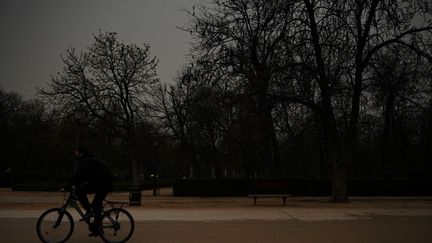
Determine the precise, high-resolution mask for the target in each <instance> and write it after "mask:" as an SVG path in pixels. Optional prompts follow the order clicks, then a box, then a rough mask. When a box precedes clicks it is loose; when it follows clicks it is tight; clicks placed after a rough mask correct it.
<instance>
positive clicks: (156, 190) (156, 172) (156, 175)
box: [153, 141, 159, 196]
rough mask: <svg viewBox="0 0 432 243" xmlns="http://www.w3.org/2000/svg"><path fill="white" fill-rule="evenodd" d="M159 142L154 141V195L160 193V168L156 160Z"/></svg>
mask: <svg viewBox="0 0 432 243" xmlns="http://www.w3.org/2000/svg"><path fill="white" fill-rule="evenodd" d="M158 145H159V144H158V142H157V141H153V148H154V157H153V196H158V195H159V168H158V165H157V161H156V155H157V149H158Z"/></svg>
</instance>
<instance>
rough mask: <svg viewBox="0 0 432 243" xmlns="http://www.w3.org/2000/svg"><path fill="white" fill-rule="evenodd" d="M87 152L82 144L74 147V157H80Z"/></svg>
mask: <svg viewBox="0 0 432 243" xmlns="http://www.w3.org/2000/svg"><path fill="white" fill-rule="evenodd" d="M88 154H89V152H88V150H87V148H85V147H82V146H78V147H77V148H75V158H77V159H79V158H82V157H85V156H87V155H88Z"/></svg>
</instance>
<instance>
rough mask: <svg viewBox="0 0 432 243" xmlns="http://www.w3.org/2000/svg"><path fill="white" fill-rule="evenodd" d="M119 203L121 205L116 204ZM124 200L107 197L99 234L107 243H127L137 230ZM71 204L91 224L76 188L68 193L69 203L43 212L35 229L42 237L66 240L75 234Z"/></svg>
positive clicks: (52, 241)
mask: <svg viewBox="0 0 432 243" xmlns="http://www.w3.org/2000/svg"><path fill="white" fill-rule="evenodd" d="M117 204H120V207H116V205H117ZM124 204H126V203H123V202H113V201H108V200H104V206H103V211H102V229H101V231H100V232H99V236H100V237H101V238H102V240H103V241H104V242H107V243H121V242H126V241H128V240H129V239H130V237H131V236H132V234H133V232H134V229H135V222H134V219H133V217H132V215H131V214H130V213H129V212H128V211H127V210H126V209H124V208H123V206H124ZM68 207H72V208H74V209H75V210H76V211H77V212H78V214H79V215H80V216H81V219H80V221H84V222H86V223H87V225H89V226H90V223H91V221H90V218H88V217H85V214H84V213H83V211H82V210H81V208H80V207H79V205H78V202H77V197H76V195H75V189H74V188H73V189H72V191H71V192H70V193H69V196H68V198H67V199H66V202H65V203H64V204H63V206H62V207H60V208H51V209H48V210H47V211H45V212H44V213H42V214H41V216H40V217H39V219H38V221H37V224H36V232H37V235H38V237H39V239H40V240H41V241H42V242H46V243H48V242H49V243H54V242H55V243H61V242H66V241H67V240H68V239H69V238H70V237H71V236H72V233H73V230H74V220H73V218H72V215H71V214H70V213H69V212H68V211H67V208H68Z"/></svg>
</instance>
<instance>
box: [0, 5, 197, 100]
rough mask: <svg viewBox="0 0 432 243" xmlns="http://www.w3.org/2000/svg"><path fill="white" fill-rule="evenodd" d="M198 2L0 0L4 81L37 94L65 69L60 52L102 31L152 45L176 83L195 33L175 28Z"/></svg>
mask: <svg viewBox="0 0 432 243" xmlns="http://www.w3.org/2000/svg"><path fill="white" fill-rule="evenodd" d="M197 1H198V0H0V85H1V86H2V87H3V88H4V89H5V90H6V91H16V92H18V93H20V94H22V95H24V96H25V98H33V97H34V96H35V88H36V87H45V86H46V83H47V81H49V79H50V75H52V74H56V73H57V72H59V71H61V69H62V67H63V64H62V61H61V58H60V55H62V54H64V53H65V51H66V49H67V48H68V47H69V45H70V46H72V47H74V48H76V49H77V50H82V49H85V48H86V47H87V46H89V45H91V43H92V41H93V39H92V38H93V37H92V34H97V33H98V32H99V30H102V31H109V32H117V34H118V39H119V40H121V41H124V42H125V43H136V44H138V45H142V44H143V43H148V44H150V46H151V49H150V51H151V54H152V55H153V56H157V57H158V58H159V60H160V62H159V67H158V76H159V77H160V78H161V80H162V81H164V82H172V77H174V76H175V74H176V72H177V70H179V69H180V67H181V65H183V64H184V63H185V62H186V57H185V54H187V53H188V50H189V48H190V45H189V42H190V37H189V35H188V34H187V33H185V32H183V31H181V30H178V29H176V27H177V26H181V25H183V24H185V23H186V22H187V20H188V17H187V15H186V13H185V12H184V11H182V10H181V9H182V8H186V9H191V8H192V5H193V4H194V3H195V2H197Z"/></svg>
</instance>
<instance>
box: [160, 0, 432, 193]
mask: <svg viewBox="0 0 432 243" xmlns="http://www.w3.org/2000/svg"><path fill="white" fill-rule="evenodd" d="M430 11H431V9H430V8H429V5H428V4H427V2H426V1H411V2H410V3H407V2H405V1H380V0H369V1H367V0H365V1H333V2H329V1H320V0H303V1H300V0H291V1H285V0H283V1H282V0H281V1H260V0H240V1H237V0H236V1H234V0H226V1H218V0H215V1H212V3H211V5H210V6H209V5H200V6H198V7H197V11H195V9H193V10H192V11H191V12H190V13H189V15H190V18H191V20H190V22H189V23H188V24H187V25H186V26H184V27H183V29H184V30H186V31H189V32H190V33H191V34H192V36H193V37H194V40H195V45H194V47H193V50H192V58H193V59H194V62H193V63H192V65H191V66H190V67H187V68H186V70H185V71H184V73H183V74H182V76H181V77H180V79H179V80H178V82H177V85H176V86H175V87H171V88H165V89H163V90H162V91H161V93H162V95H160V96H161V97H163V98H162V99H161V103H162V106H163V107H164V110H165V115H167V116H166V117H165V119H166V121H167V123H168V124H169V126H170V127H171V128H172V129H171V130H173V131H175V133H174V134H175V135H176V136H177V138H178V140H179V141H181V142H182V144H183V146H185V147H187V149H185V150H184V151H187V154H188V155H189V156H192V158H191V159H189V160H190V161H192V163H193V161H194V158H195V157H196V156H197V154H198V153H197V152H196V151H202V149H197V148H196V147H197V146H199V145H200V144H203V143H207V146H206V147H207V148H208V150H209V153H206V154H212V156H211V157H212V158H217V156H218V155H221V154H222V155H226V154H229V153H230V152H234V154H231V155H230V156H228V157H229V158H237V159H240V160H243V161H244V164H245V165H247V166H246V167H243V168H246V170H247V171H246V174H248V175H251V174H256V173H259V175H263V176H274V175H281V173H282V175H284V173H285V171H284V170H283V164H286V163H289V162H288V161H290V160H292V157H291V156H289V155H288V154H287V155H286V156H284V158H283V159H282V158H281V148H283V147H282V146H281V144H284V143H285V144H290V145H291V147H292V148H296V149H297V148H298V146H300V149H301V147H302V143H303V142H304V140H305V139H310V140H312V141H318V142H316V143H315V144H314V143H312V144H310V146H311V147H307V151H306V150H303V153H311V152H312V151H316V152H315V153H316V154H319V157H318V158H319V160H321V161H323V164H324V167H326V165H328V166H329V167H330V168H329V170H328V171H327V172H325V171H324V173H323V174H321V175H324V176H329V175H330V176H331V177H332V178H333V195H332V198H333V200H334V201H346V200H347V191H346V183H345V178H346V173H347V170H350V171H351V172H352V173H350V175H352V174H358V173H359V171H360V170H359V169H360V167H361V164H360V163H365V160H366V161H368V160H369V159H370V157H369V156H360V155H364V154H365V153H366V154H367V153H373V154H375V157H376V156H381V159H375V161H381V160H382V161H383V162H382V165H381V167H382V168H383V169H384V170H388V169H395V170H403V168H405V167H406V166H408V165H407V163H408V162H407V161H410V162H412V158H408V154H410V156H412V154H416V152H420V151H416V149H418V148H419V147H421V148H422V149H421V155H417V157H418V160H419V161H422V160H425V158H427V155H426V154H425V153H427V151H428V149H427V147H428V146H430V144H429V145H428V141H430V140H429V139H427V137H428V136H430V122H429V121H430V102H431V101H430V98H431V93H430V92H431V86H430V85H431V83H430V82H431V80H430V77H431V76H430V74H431V73H430V72H431V61H432V57H431V53H430V50H431V48H430V47H431V45H432V42H431V40H432V39H431V30H432V22H431V19H430V18H431V15H430V14H431V12H430ZM166 97H168V100H167V98H166ZM191 103H194V104H195V107H194V109H191ZM166 111H172V112H171V113H169V112H166ZM197 111H198V114H195V113H194V112H197ZM203 114H205V115H203ZM381 118H383V119H381ZM408 127H409V128H408ZM420 141H421V142H420ZM371 142H372V143H375V145H372V146H370V145H371V144H370V143H371ZM412 145H414V146H415V147H416V149H414V150H411V146H412ZM365 146H370V148H364V147H365ZM417 146H418V147H417ZM285 148H287V147H285ZM303 149H305V148H303ZM372 150H375V151H372ZM379 151H383V152H382V153H380V152H379ZM395 151H397V152H395ZM408 151H409V152H408ZM312 153H313V152H312ZM236 155H237V156H236ZM290 157H291V158H290ZM300 157H303V158H302V159H301V161H302V162H305V163H310V161H311V159H312V160H316V159H317V157H315V158H313V157H312V158H310V157H309V158H308V159H305V157H304V155H300ZM306 158H307V157H306ZM213 161H214V160H213ZM221 161H226V159H224V160H221ZM209 162H211V160H209ZM302 162H300V163H302ZM393 163H395V164H397V166H395V165H394V164H393ZM420 163H422V162H420ZM389 164H392V165H391V166H390V165H389ZM426 165H427V163H423V164H422V166H426ZM212 166H213V167H218V165H217V164H216V161H214V163H213V164H212ZM306 166H309V164H308V165H306ZM392 166H393V167H392ZM378 167H379V166H378ZM222 168H224V166H222Z"/></svg>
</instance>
